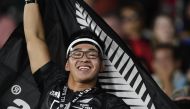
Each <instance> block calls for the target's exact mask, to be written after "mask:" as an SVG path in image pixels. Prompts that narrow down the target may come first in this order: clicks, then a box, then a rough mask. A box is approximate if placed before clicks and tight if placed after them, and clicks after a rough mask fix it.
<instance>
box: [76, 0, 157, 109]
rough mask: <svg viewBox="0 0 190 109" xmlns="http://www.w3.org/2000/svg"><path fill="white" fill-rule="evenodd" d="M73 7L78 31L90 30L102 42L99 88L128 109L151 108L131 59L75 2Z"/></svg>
mask: <svg viewBox="0 0 190 109" xmlns="http://www.w3.org/2000/svg"><path fill="white" fill-rule="evenodd" d="M75 6H76V19H77V22H78V24H79V25H80V28H81V29H84V28H87V27H88V28H90V29H91V30H92V31H94V32H95V33H96V35H97V36H99V38H100V39H101V40H102V41H104V42H105V51H106V53H105V56H104V63H105V70H104V72H102V73H100V74H99V77H100V79H99V81H100V83H101V86H102V88H104V89H106V90H107V92H108V93H112V94H115V95H117V96H118V97H121V98H122V99H123V101H124V102H125V103H126V104H128V105H130V108H131V109H155V106H154V104H153V102H152V101H151V97H150V95H149V93H148V91H147V89H146V86H145V84H144V82H143V80H142V77H141V75H140V74H139V73H138V70H137V68H136V66H135V65H134V62H133V60H132V59H131V58H130V57H129V56H128V55H127V53H125V51H124V50H123V49H122V48H120V47H119V45H118V43H117V42H115V41H114V40H113V39H111V38H110V37H109V36H108V35H107V34H106V33H105V32H104V31H103V30H102V29H101V28H100V27H99V26H98V25H97V24H96V22H94V21H93V19H92V18H91V16H90V15H89V14H88V12H87V11H86V10H84V8H83V7H82V6H81V5H80V4H79V3H77V2H76V3H75Z"/></svg>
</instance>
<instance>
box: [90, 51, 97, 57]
mask: <svg viewBox="0 0 190 109" xmlns="http://www.w3.org/2000/svg"><path fill="white" fill-rule="evenodd" d="M88 55H89V56H98V53H97V52H89V54H88Z"/></svg>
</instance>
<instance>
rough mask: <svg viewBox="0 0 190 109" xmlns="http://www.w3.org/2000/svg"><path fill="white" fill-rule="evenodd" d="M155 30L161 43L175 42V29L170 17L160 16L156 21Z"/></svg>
mask: <svg viewBox="0 0 190 109" xmlns="http://www.w3.org/2000/svg"><path fill="white" fill-rule="evenodd" d="M153 32H154V35H155V37H156V40H157V41H158V42H159V43H171V44H172V43H173V39H174V36H175V35H174V34H175V30H174V26H173V23H172V21H171V19H170V18H169V17H167V16H158V17H157V18H156V20H155V23H154V28H153Z"/></svg>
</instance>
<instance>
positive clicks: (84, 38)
mask: <svg viewBox="0 0 190 109" xmlns="http://www.w3.org/2000/svg"><path fill="white" fill-rule="evenodd" d="M31 16H32V17H31ZM24 31H25V37H26V43H27V50H28V54H29V60H30V66H31V70H32V73H33V74H34V77H35V79H36V82H37V83H38V85H39V89H40V91H41V93H42V97H41V100H40V103H39V108H40V109H129V106H127V105H126V104H125V103H124V102H123V101H122V100H121V99H120V98H118V97H116V96H115V95H112V94H108V93H106V92H105V91H104V90H103V89H101V87H100V86H98V85H97V81H98V73H99V72H101V71H102V70H103V61H102V58H103V51H104V50H103V48H104V45H103V43H102V42H101V41H100V39H98V37H97V36H96V35H95V34H94V33H93V32H91V31H89V30H80V31H78V32H76V33H74V34H73V35H72V36H71V38H70V41H68V42H69V43H68V48H67V53H66V64H65V70H66V71H68V77H67V75H66V73H64V71H63V69H61V68H60V67H59V66H58V65H56V64H55V63H54V62H52V61H51V58H50V55H49V51H48V47H47V45H46V43H45V38H44V36H45V33H44V29H43V25H42V19H41V16H40V13H39V5H38V4H37V3H36V1H34V0H31V1H30V0H29V1H26V5H25V8H24Z"/></svg>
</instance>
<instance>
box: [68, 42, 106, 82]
mask: <svg viewBox="0 0 190 109" xmlns="http://www.w3.org/2000/svg"><path fill="white" fill-rule="evenodd" d="M79 52H80V53H79ZM81 53H82V54H83V56H82V57H81V58H76V57H78V56H79V57H80V54H81ZM97 53H98V49H97V48H96V47H95V46H94V45H91V44H78V45H76V46H75V47H74V48H73V49H72V51H71V52H70V55H69V59H68V60H67V63H66V65H65V70H66V71H69V72H70V74H69V80H72V81H75V82H82V83H88V82H92V81H94V82H96V80H97V76H98V73H99V72H100V71H101V70H102V62H101V61H100V56H99V53H98V55H97ZM87 55H88V56H87ZM89 57H90V58H89ZM94 57H96V58H94ZM91 58H93V59H91Z"/></svg>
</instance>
